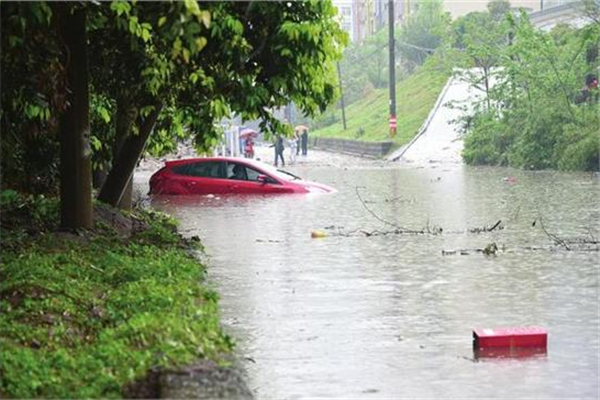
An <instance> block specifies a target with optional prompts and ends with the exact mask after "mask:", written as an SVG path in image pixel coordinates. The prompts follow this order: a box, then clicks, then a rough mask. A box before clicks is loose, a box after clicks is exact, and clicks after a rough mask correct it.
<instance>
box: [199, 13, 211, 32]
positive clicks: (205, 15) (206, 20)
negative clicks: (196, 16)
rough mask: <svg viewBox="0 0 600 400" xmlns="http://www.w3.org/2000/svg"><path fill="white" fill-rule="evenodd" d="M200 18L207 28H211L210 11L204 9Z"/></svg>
mask: <svg viewBox="0 0 600 400" xmlns="http://www.w3.org/2000/svg"><path fill="white" fill-rule="evenodd" d="M200 18H201V19H202V23H203V24H204V26H205V27H206V28H210V11H202V13H201V15H200Z"/></svg>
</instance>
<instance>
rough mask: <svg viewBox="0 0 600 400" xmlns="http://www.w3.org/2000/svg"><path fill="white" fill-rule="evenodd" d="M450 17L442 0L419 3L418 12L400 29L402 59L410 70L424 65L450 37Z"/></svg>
mask: <svg viewBox="0 0 600 400" xmlns="http://www.w3.org/2000/svg"><path fill="white" fill-rule="evenodd" d="M450 21H451V20H450V15H449V14H448V13H446V12H445V11H444V9H443V2H442V0H430V1H423V2H419V3H417V10H416V12H414V13H412V14H410V15H409V17H408V19H407V21H406V23H405V24H404V25H403V26H402V28H401V29H400V35H399V46H400V52H399V53H400V59H401V60H402V62H403V63H405V64H407V65H408V68H409V70H412V69H413V68H414V67H416V66H419V65H422V64H423V63H424V62H425V60H426V59H427V57H428V56H430V55H431V54H433V52H434V50H435V49H437V48H438V47H439V46H440V45H442V43H443V42H444V40H445V38H447V37H448V36H449V32H450Z"/></svg>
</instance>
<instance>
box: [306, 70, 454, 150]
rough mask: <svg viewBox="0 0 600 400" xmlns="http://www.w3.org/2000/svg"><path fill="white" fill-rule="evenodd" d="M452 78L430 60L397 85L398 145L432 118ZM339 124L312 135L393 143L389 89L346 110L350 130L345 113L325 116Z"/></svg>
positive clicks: (372, 95)
mask: <svg viewBox="0 0 600 400" xmlns="http://www.w3.org/2000/svg"><path fill="white" fill-rule="evenodd" d="M449 77H450V71H448V69H447V68H444V67H443V66H442V63H441V62H439V61H438V60H437V59H435V58H430V59H429V60H428V62H426V63H425V64H424V65H423V66H422V67H420V68H419V69H418V70H417V71H416V72H415V73H414V74H412V75H410V76H408V77H407V78H406V79H404V80H402V81H399V82H398V83H397V84H396V114H397V115H396V119H397V126H398V128H397V134H396V137H395V138H394V139H393V140H394V142H395V144H396V145H397V146H400V145H402V144H404V143H407V142H408V141H410V140H411V139H412V138H413V137H414V135H415V134H416V133H417V132H418V130H419V128H420V127H421V125H422V124H423V122H424V121H425V119H426V118H427V115H429V112H430V111H431V109H432V108H433V106H434V104H435V102H436V100H437V98H438V95H439V94H440V92H441V91H442V89H443V87H444V85H445V84H446V82H447V81H448V78H449ZM324 118H328V119H330V120H335V121H336V122H335V123H333V124H332V125H329V126H326V127H324V128H320V129H318V130H315V131H313V132H311V135H314V136H318V137H333V138H341V139H355V140H365V141H385V140H390V136H389V125H388V119H389V89H375V90H373V91H372V92H371V93H369V94H368V95H367V96H365V98H364V99H362V100H360V101H357V102H355V103H353V104H351V105H349V106H348V107H346V122H347V129H346V130H343V127H342V122H341V118H342V117H341V110H340V109H336V110H335V111H334V112H333V115H331V114H328V115H327V116H324Z"/></svg>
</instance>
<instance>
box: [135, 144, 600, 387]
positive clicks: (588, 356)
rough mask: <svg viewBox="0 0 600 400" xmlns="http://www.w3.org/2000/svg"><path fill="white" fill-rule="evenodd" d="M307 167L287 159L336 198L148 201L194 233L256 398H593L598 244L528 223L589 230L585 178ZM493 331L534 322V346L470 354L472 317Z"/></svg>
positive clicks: (459, 169)
mask: <svg viewBox="0 0 600 400" xmlns="http://www.w3.org/2000/svg"><path fill="white" fill-rule="evenodd" d="M269 154H270V153H269ZM308 161H310V162H308ZM308 161H307V162H304V163H299V164H297V165H295V166H292V167H289V168H287V169H288V170H290V171H291V172H294V173H296V174H299V175H300V176H303V177H304V178H306V179H309V180H314V181H317V182H321V183H325V184H328V185H330V186H333V187H335V188H337V189H338V190H339V191H338V192H337V193H335V194H332V195H319V196H314V195H289V196H274V197H224V198H214V197H213V198H207V197H190V196H179V197H162V198H154V199H152V201H151V205H152V207H154V208H156V209H159V210H162V211H165V212H167V213H169V214H171V215H173V216H174V217H176V218H177V219H178V220H179V221H180V222H181V224H180V227H181V231H182V232H183V233H184V234H185V235H189V236H191V235H198V236H200V237H201V238H202V240H203V242H204V244H205V246H206V248H207V253H208V254H209V256H210V259H209V262H208V263H209V266H210V267H209V280H210V281H211V282H212V284H213V285H214V286H215V287H216V289H217V290H218V291H219V293H220V294H221V298H222V300H221V306H222V310H223V320H224V323H225V325H226V327H227V329H228V330H229V331H230V332H231V334H232V335H233V336H234V337H235V338H236V339H237V340H238V351H239V353H240V357H241V358H242V359H244V360H246V361H245V363H244V367H245V368H246V369H247V372H248V384H249V386H250V387H251V389H252V390H253V391H254V393H255V395H256V397H257V398H261V399H264V398H268V399H271V398H277V399H284V398H307V397H312V398H314V397H335V398H349V397H351V398H416V397H419V398H424V397H426V398H597V397H598V361H599V359H598V354H599V341H598V333H599V320H598V311H599V309H598V264H599V261H600V260H599V253H598V252H596V251H565V250H561V249H557V248H556V247H553V248H552V250H551V249H550V247H551V246H552V245H553V244H554V242H553V240H552V239H551V238H550V237H549V236H548V234H547V233H545V232H544V231H543V229H542V228H541V226H540V223H539V218H540V217H541V218H542V221H543V227H544V228H545V229H546V231H547V232H548V233H552V234H556V235H558V236H559V237H560V238H588V239H589V238H590V237H591V236H590V235H593V236H594V237H596V238H597V237H598V236H599V235H600V233H599V232H598V227H599V225H600V210H599V207H598V195H599V187H600V186H599V184H600V179H599V178H598V176H593V175H591V174H584V173H577V174H566V173H557V172H527V171H518V170H511V169H505V168H471V167H466V166H461V165H453V166H437V167H436V165H432V166H430V167H428V168H415V167H411V166H410V165H399V164H393V163H384V162H381V161H365V160H360V159H354V158H349V157H345V156H344V157H342V156H333V155H327V154H326V153H319V152H309V158H308ZM147 177H148V176H145V175H143V174H142V175H138V177H137V178H136V179H137V181H138V188H139V189H140V190H144V185H145V184H146V182H147V181H146V179H147ZM357 192H358V194H359V195H360V197H359V196H358V195H357ZM367 208H368V209H370V210H371V211H372V213H373V214H375V215H376V216H377V217H379V218H380V219H382V220H385V221H387V222H389V223H393V224H395V225H397V226H401V227H403V228H407V229H413V230H425V231H427V230H429V231H430V232H434V231H435V230H436V229H437V228H442V229H443V232H442V233H441V234H438V235H433V234H414V235H410V234H404V235H395V234H389V235H377V234H375V235H371V236H367V235H365V234H364V233H360V232H356V230H357V229H360V230H363V231H366V232H368V233H373V232H374V231H376V230H378V231H380V232H382V231H383V232H389V231H390V230H393V229H394V227H392V226H391V225H386V224H385V223H383V222H381V221H380V220H378V219H377V218H376V217H375V216H374V215H373V214H372V213H371V212H369V211H368V210H367ZM498 220H502V225H503V226H504V229H502V230H498V229H495V230H494V231H491V232H484V233H469V232H468V230H469V229H473V228H482V227H484V226H488V227H489V226H492V225H493V224H494V223H496V222H497V221H498ZM534 220H537V221H538V222H537V223H536V224H535V225H534V226H532V223H533V221H534ZM315 230H321V231H325V232H328V233H329V236H328V237H325V238H322V239H312V238H311V232H312V231H315ZM352 232H354V233H352ZM375 233H376V232H375ZM348 234H349V235H348ZM490 243H496V244H497V245H498V247H499V248H500V249H501V251H499V252H498V254H496V255H495V256H494V255H492V256H485V255H483V254H481V253H479V252H475V251H474V250H475V249H477V248H484V247H486V246H487V245H488V244H490ZM559 247H560V246H559ZM530 248H538V250H532V249H530ZM461 249H462V250H467V253H468V255H461V254H460V251H458V252H456V253H453V251H455V250H461ZM502 249H504V250H503V251H502ZM442 251H445V252H446V251H448V252H449V254H443V252H442ZM499 326H542V327H545V328H546V329H547V330H548V332H549V335H548V343H549V344H548V351H547V354H546V355H537V356H533V357H526V358H511V359H506V358H505V359H498V358H475V357H474V354H473V350H472V347H471V346H472V344H471V340H472V339H471V330H472V328H475V327H499Z"/></svg>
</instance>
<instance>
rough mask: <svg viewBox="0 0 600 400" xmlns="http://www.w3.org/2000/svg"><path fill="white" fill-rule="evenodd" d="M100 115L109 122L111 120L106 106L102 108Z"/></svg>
mask: <svg viewBox="0 0 600 400" xmlns="http://www.w3.org/2000/svg"><path fill="white" fill-rule="evenodd" d="M100 116H101V117H102V119H103V120H104V122H106V123H107V124H108V123H109V122H110V114H109V113H108V110H107V109H106V108H100Z"/></svg>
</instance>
